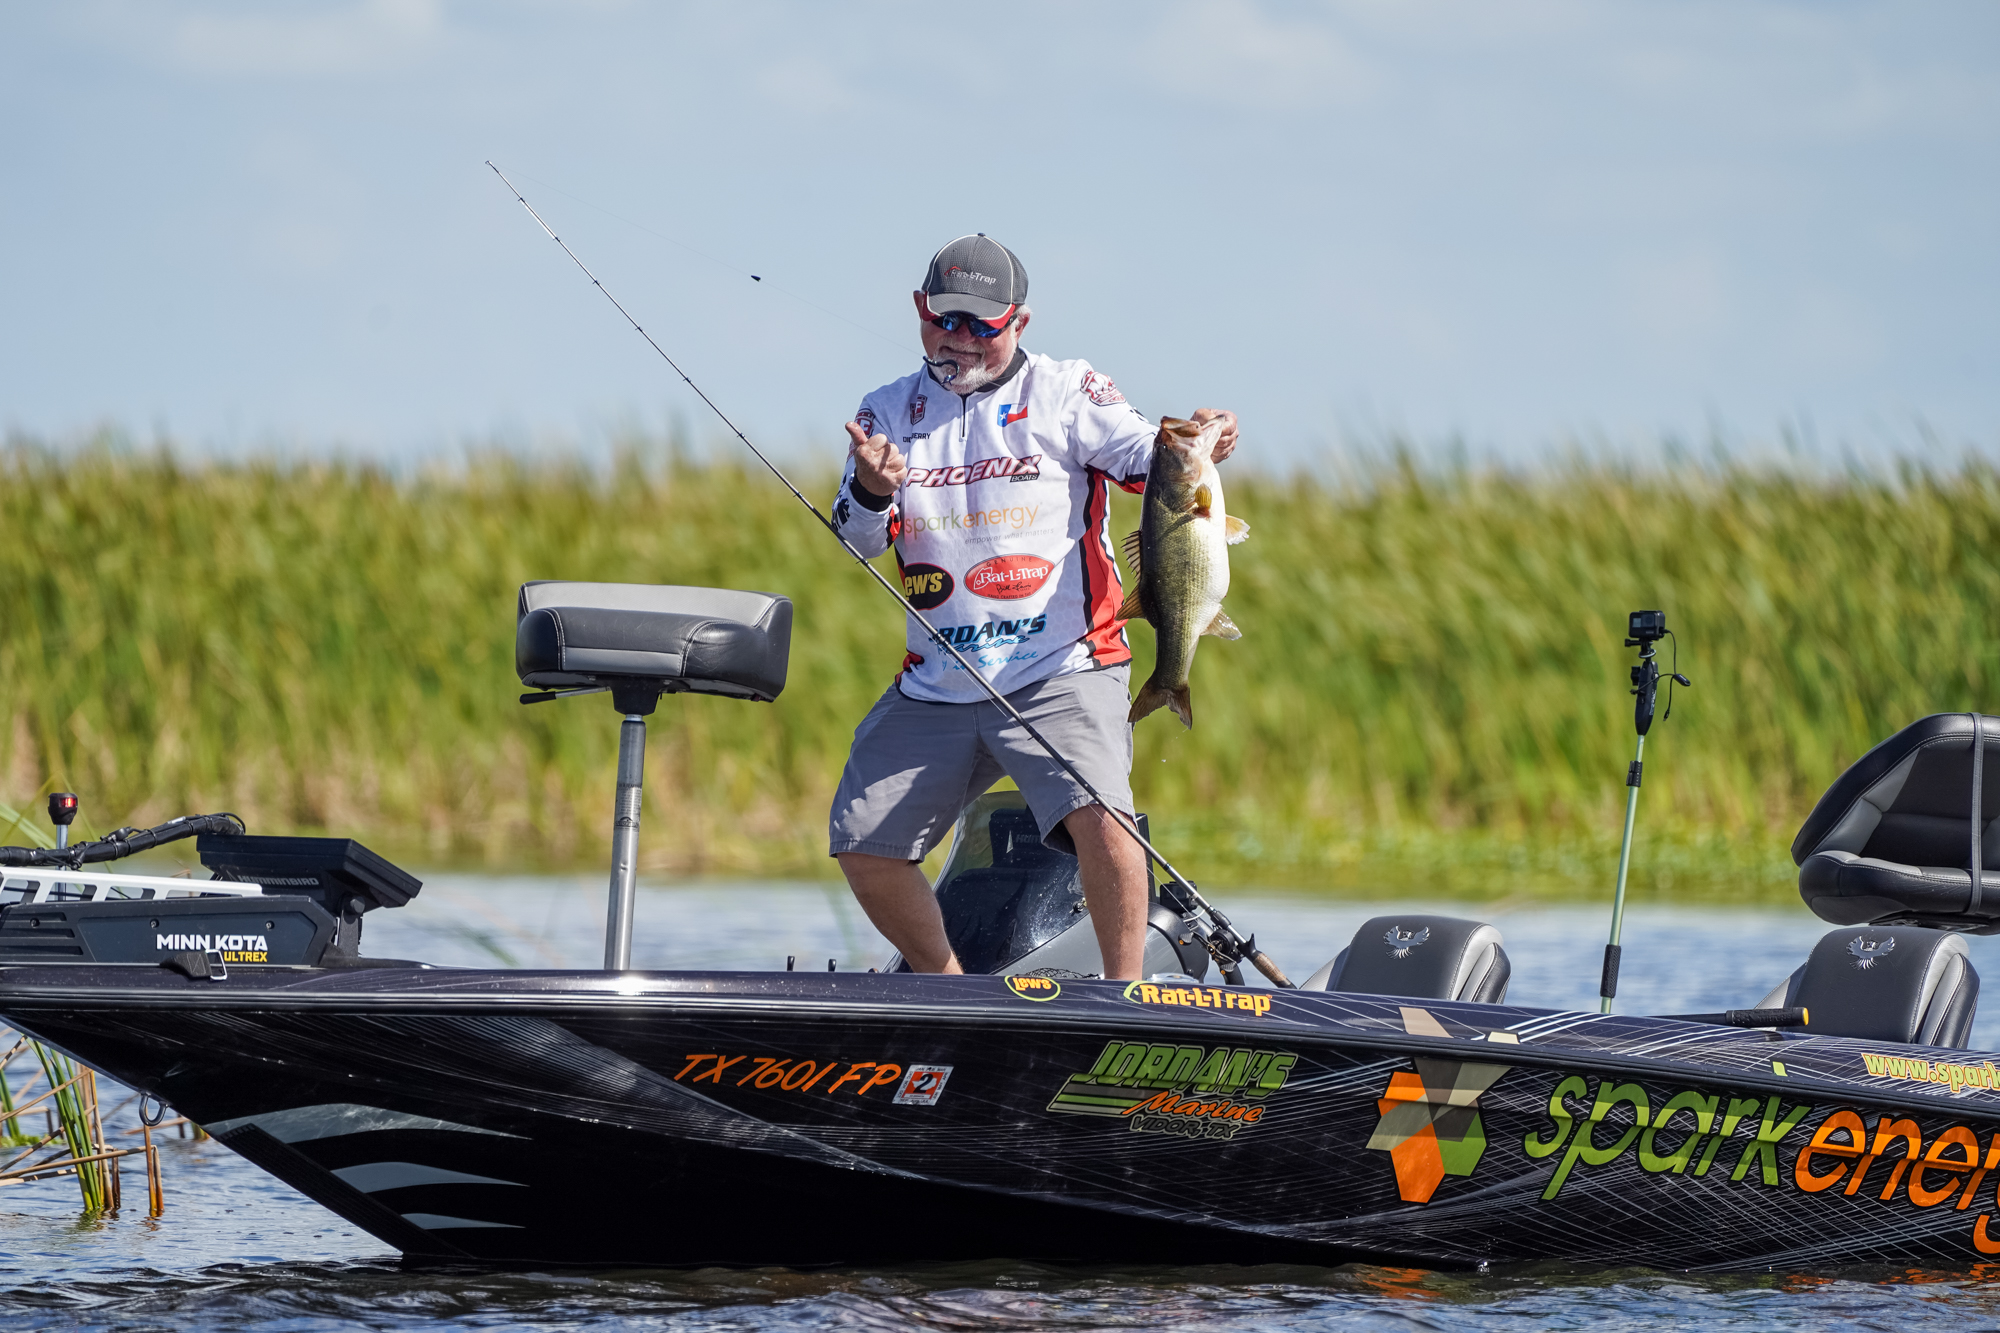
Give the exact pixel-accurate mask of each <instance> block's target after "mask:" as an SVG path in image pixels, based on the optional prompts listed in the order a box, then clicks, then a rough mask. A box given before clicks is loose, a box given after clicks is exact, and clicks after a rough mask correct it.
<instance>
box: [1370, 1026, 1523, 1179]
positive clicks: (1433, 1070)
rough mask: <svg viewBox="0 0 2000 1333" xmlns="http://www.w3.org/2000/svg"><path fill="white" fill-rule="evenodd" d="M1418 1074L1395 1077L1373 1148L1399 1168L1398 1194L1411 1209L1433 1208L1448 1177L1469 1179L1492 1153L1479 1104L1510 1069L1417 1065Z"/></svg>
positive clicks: (1423, 1062) (1382, 1106)
mask: <svg viewBox="0 0 2000 1333" xmlns="http://www.w3.org/2000/svg"><path fill="white" fill-rule="evenodd" d="M1410 1063H1411V1064H1413V1065H1415V1066H1416V1072H1415V1073H1413V1074H1408V1073H1398V1074H1391V1075H1390V1076H1389V1086H1388V1088H1387V1090H1385V1091H1384V1092H1383V1094H1382V1099H1381V1100H1380V1101H1378V1102H1376V1103H1375V1107H1376V1109H1377V1110H1378V1111H1380V1112H1381V1114H1382V1118H1381V1119H1380V1120H1378V1121H1376V1122H1375V1133H1374V1134H1373V1135H1371V1136H1370V1137H1369V1139H1368V1147H1369V1148H1370V1149H1372V1150H1373V1151H1375V1152H1386V1153H1388V1154H1389V1160H1390V1161H1391V1162H1392V1163H1393V1164H1394V1165H1395V1168H1396V1192H1397V1193H1398V1194H1400V1195H1402V1196H1403V1201H1404V1202H1405V1203H1429V1202H1430V1201H1431V1195H1433V1194H1435V1193H1436V1192H1437V1187H1438V1186H1439V1185H1440V1184H1441V1183H1443V1181H1444V1178H1445V1177H1446V1176H1469V1175H1471V1174H1472V1169H1473V1168H1474V1167H1476V1166H1478V1165H1479V1159H1480V1158H1481V1157H1482V1156H1484V1155H1485V1153H1486V1128H1485V1126H1484V1125H1482V1124H1480V1122H1479V1112H1478V1110H1477V1109H1476V1108H1477V1107H1478V1105H1479V1098H1480V1096H1481V1094H1483V1093H1484V1092H1485V1091H1486V1090H1487V1089H1488V1088H1490V1087H1492V1086H1493V1085H1494V1084H1495V1083H1498V1082H1499V1081H1500V1076H1501V1075H1502V1074H1505V1073H1506V1072H1507V1070H1508V1066H1507V1065H1481V1064H1467V1063H1460V1062H1459V1061H1456V1060H1412V1061H1411V1062H1410Z"/></svg>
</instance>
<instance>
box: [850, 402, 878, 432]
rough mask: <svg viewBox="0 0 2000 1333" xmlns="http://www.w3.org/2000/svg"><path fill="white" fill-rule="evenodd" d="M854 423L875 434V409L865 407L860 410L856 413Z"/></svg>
mask: <svg viewBox="0 0 2000 1333" xmlns="http://www.w3.org/2000/svg"><path fill="white" fill-rule="evenodd" d="M854 424H855V425H857V426H859V427H861V429H862V430H864V431H866V432H867V433H868V434H870V435H873V434H874V433H875V409H874V408H872V407H864V408H862V409H861V410H860V411H859V412H856V413H855V414H854Z"/></svg>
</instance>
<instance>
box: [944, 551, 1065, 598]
mask: <svg viewBox="0 0 2000 1333" xmlns="http://www.w3.org/2000/svg"><path fill="white" fill-rule="evenodd" d="M1054 569H1055V565H1054V564H1053V563H1051V562H1049V561H1047V560H1044V559H1042V557H1040V556H1038V555H996V556H994V557H993V558H992V559H991V560H982V561H980V562H979V563H978V564H976V565H974V566H973V567H972V568H971V569H968V570H966V571H965V590H966V591H967V592H969V593H971V594H972V595H973V596H975V597H986V598H990V599H992V600H993V601H996V602H1011V601H1015V600H1018V599H1019V598H1022V597H1032V596H1033V595H1034V594H1035V593H1037V592H1039V591H1040V590H1041V586H1042V585H1043V584H1044V583H1046V582H1048V579H1049V574H1050V572H1051V571H1052V570H1054Z"/></svg>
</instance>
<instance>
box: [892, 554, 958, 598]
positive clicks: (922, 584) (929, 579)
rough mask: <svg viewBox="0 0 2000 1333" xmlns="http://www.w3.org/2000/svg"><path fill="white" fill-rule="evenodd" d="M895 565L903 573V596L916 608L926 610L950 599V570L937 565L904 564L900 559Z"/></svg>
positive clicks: (951, 586) (951, 587) (951, 585)
mask: <svg viewBox="0 0 2000 1333" xmlns="http://www.w3.org/2000/svg"><path fill="white" fill-rule="evenodd" d="M896 566H897V568H898V569H900V570H901V571H902V574H903V596H904V597H906V598H908V599H909V603H910V605H911V606H914V607H916V608H917V610H919V611H928V610H930V609H931V608H932V607H934V606H943V605H944V604H945V603H946V602H948V601H950V600H951V594H952V590H953V584H952V580H951V571H950V570H947V569H941V568H939V567H938V566H937V565H924V564H913V565H906V564H904V563H903V562H902V561H900V560H898V561H897V562H896Z"/></svg>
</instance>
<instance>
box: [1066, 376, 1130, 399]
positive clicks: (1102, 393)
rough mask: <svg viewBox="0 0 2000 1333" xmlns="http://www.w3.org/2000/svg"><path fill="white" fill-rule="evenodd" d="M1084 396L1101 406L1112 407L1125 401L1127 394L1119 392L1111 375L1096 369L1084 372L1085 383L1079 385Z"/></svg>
mask: <svg viewBox="0 0 2000 1333" xmlns="http://www.w3.org/2000/svg"><path fill="white" fill-rule="evenodd" d="M1077 388H1078V389H1079V390H1081V391H1082V393H1083V396H1084V397H1086V398H1088V399H1090V401H1091V402H1093V403H1096V404H1097V405H1098V406H1099V407H1111V406H1113V405H1115V404H1117V403H1122V402H1124V401H1125V395H1124V394H1122V393H1120V392H1118V386H1117V385H1115V384H1113V383H1112V382H1111V377H1110V376H1109V375H1100V374H1098V373H1097V372H1096V371H1094V370H1086V371H1084V372H1083V383H1082V384H1079V385H1078V386H1077Z"/></svg>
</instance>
